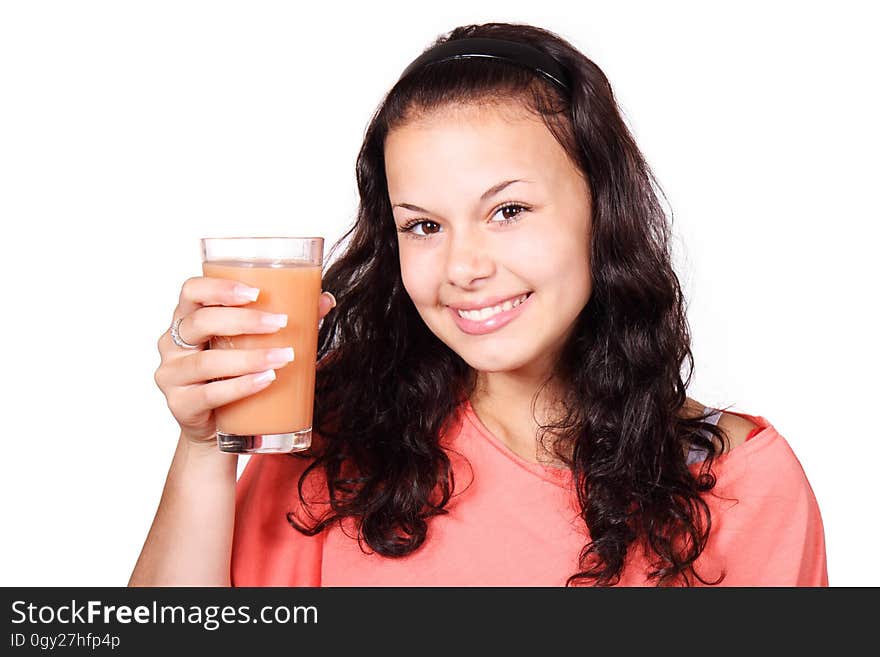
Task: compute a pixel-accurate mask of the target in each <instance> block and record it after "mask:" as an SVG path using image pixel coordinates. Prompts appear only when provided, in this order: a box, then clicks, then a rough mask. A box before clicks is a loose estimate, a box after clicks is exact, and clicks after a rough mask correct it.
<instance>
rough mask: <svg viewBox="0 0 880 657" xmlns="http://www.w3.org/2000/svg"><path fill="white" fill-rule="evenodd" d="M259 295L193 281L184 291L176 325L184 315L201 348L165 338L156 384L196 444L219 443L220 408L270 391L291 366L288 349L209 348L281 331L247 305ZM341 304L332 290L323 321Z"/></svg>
mask: <svg viewBox="0 0 880 657" xmlns="http://www.w3.org/2000/svg"><path fill="white" fill-rule="evenodd" d="M249 290H250V291H252V292H251V294H250V295H248V291H249ZM254 292H256V291H255V290H254V288H249V287H248V286H247V285H244V284H243V283H240V282H238V281H231V280H226V279H222V278H209V277H205V276H199V277H195V278H190V279H189V280H187V281H186V282H185V283H184V284H183V287H182V288H181V291H180V300H179V301H178V304H177V308H176V309H175V310H174V316H173V320H172V321H176V320H177V319H179V318H181V317H182V318H183V319H182V320H181V322H180V325H179V327H178V328H179V334H180V337H181V339H183V340H184V341H185V342H187V343H189V344H198V345H201V347H200V348H199V349H186V348H183V347H178V346H177V345H176V344H174V342H173V341H172V339H171V332H170V328H169V330H167V331H165V332H164V333H163V334H162V336H161V337H160V338H159V343H158V347H159V355H160V356H161V363H160V364H159V367H158V368H157V369H156V373H155V377H154V378H155V381H156V385H157V386H159V389H160V390H161V391H162V394H164V395H165V399H166V401H167V402H168V408H169V409H170V410H171V413H172V414H173V415H174V419H175V420H177V423H178V424H179V425H180V429H181V435H182V436H185V437H186V438H187V439H189V440H190V441H192V442H193V443H198V444H201V443H210V444H214V441H215V440H216V438H215V432H216V430H217V425H216V422H215V419H214V409H215V408H217V407H219V406H223V405H224V404H228V403H230V402H233V401H235V400H237V399H242V398H243V397H247V396H249V395H252V394H254V393H256V392H259V391H260V390H262V389H263V388H266V387H267V386H269V385H270V384H271V383H272V381H273V380H274V379H275V376H274V375H275V372H274V370H275V369H277V368H279V367H284V366H285V365H287V364H288V363H289V362H290V354H284V353H283V352H284V351H285V350H284V349H283V348H281V349H206V346H207V343H208V341H209V340H210V339H211V338H212V337H214V336H232V335H244V334H250V335H253V334H260V333H275V332H277V331H278V330H279V329H280V328H281V326H280V325H279V324H278V323H277V322H275V323H273V322H272V321H271V320H272V318H273V317H278V316H276V315H273V314H272V313H267V312H262V311H259V310H254V309H250V308H244V307H242V306H246V305H247V304H249V303H251V302H252V301H254V300H256V296H254ZM335 305H336V302H335V300H334V299H333V296H332V295H331V294H330V293H329V292H324V293H322V294H321V296H320V297H319V299H318V320H319V322H320V320H321V319H323V318H324V316H325V315H326V314H327V313H328V312H330V310H331V309H332V308H333V307H334V306H335ZM217 379H221V380H217Z"/></svg>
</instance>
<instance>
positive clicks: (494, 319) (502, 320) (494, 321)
mask: <svg viewBox="0 0 880 657" xmlns="http://www.w3.org/2000/svg"><path fill="white" fill-rule="evenodd" d="M533 296H534V293H533V292H529V296H528V297H526V300H525V301H523V302H522V303H521V304H519V305H518V306H517V307H516V308H511V309H510V310H506V311H501V312H500V313H498V314H497V315H492V316H491V317H488V318H487V319H484V320H481V321H474V320H472V319H467V318H465V317H461V316H460V315H459V314H458V311H457V310H455V309H454V308H449V312H451V313H452V319H453V321H455V324H456V325H457V326H458V328H460V329H461V330H462V331H463V332H464V333H467V334H468V335H484V334H486V333H492V332H493V331H497V330H498V329H500V328H501V327H502V326H505V325H507V324H509V323H510V322H512V321H513V320H514V319H516V318H517V317H519V315H520V313H522V312H523V309H524V308H525V306H526V305H528V304H529V302H530V301H531V300H532V297H533Z"/></svg>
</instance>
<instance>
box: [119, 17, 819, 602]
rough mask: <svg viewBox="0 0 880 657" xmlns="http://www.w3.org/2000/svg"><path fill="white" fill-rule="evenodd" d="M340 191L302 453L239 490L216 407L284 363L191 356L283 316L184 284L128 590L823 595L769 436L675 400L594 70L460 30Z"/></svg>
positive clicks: (678, 315)
mask: <svg viewBox="0 0 880 657" xmlns="http://www.w3.org/2000/svg"><path fill="white" fill-rule="evenodd" d="M357 182H358V187H359V190H360V197H361V202H360V208H359V212H358V216H357V221H356V223H355V225H354V226H353V227H352V228H351V230H350V231H349V232H348V233H347V234H346V235H345V236H344V237H343V238H342V239H340V240H339V242H337V243H336V244H335V245H334V247H333V250H332V251H331V256H332V252H335V251H336V250H337V248H338V247H340V245H341V244H342V243H343V242H344V241H345V240H346V239H347V240H348V243H347V245H346V246H345V248H344V249H343V250H342V251H341V252H340V253H339V254H338V256H337V257H336V258H335V259H333V258H331V259H330V260H329V261H330V262H332V265H330V266H329V268H328V269H327V270H326V272H325V273H324V277H323V285H324V288H325V290H326V291H328V292H329V293H332V294H327V293H325V295H323V296H322V299H321V302H320V303H321V308H320V316H321V317H322V318H323V319H322V324H321V326H320V331H319V338H318V341H319V352H318V374H317V382H316V400H315V418H314V442H313V446H312V448H311V449H310V450H309V451H307V452H302V453H295V454H285V455H257V456H252V457H251V459H250V461H249V462H248V464H247V467H246V469H245V471H244V473H243V475H242V477H241V479H240V480H239V481H238V483H237V484H236V481H235V473H236V457H235V456H234V455H230V454H224V453H221V452H219V451H218V450H217V448H216V445H215V439H214V431H215V425H214V421H213V409H214V408H216V407H218V406H220V405H222V404H225V403H227V402H230V401H232V400H235V399H238V398H241V397H244V396H247V395H250V394H253V393H254V392H256V391H258V390H260V389H262V388H264V387H265V386H267V385H271V374H269V375H268V376H266V375H264V374H260V373H261V372H263V371H265V370H269V369H272V368H277V367H283V366H284V363H285V362H286V361H284V360H283V359H282V360H277V359H276V360H272V356H273V354H272V353H270V352H262V351H253V352H250V351H238V352H236V351H226V350H224V351H211V350H204V349H203V348H197V349H189V348H188V346H187V344H186V342H189V343H192V344H195V345H203V344H204V343H205V342H206V341H207V340H208V339H209V338H210V337H211V336H215V335H236V334H242V333H257V332H270V331H272V330H276V329H273V328H272V327H271V326H269V325H268V324H264V323H261V321H262V319H263V317H262V314H261V313H258V312H257V311H255V310H249V309H248V308H247V303H248V300H249V298H248V297H247V296H236V295H237V293H239V292H241V291H242V288H241V286H238V285H236V283H235V282H231V281H223V280H218V279H210V278H196V279H191V280H189V281H187V282H186V284H184V286H183V289H182V292H181V296H180V302H179V304H178V306H177V309H176V310H175V313H174V319H175V320H178V319H179V320H180V323H179V324H178V325H177V327H176V328H177V329H178V330H179V336H178V335H175V336H174V337H175V338H177V339H176V340H172V338H171V336H170V335H169V334H168V333H166V334H164V335H163V336H162V338H161V339H160V341H159V350H160V353H161V356H162V364H161V365H160V367H159V369H158V370H157V372H156V381H157V384H158V385H159V387H160V388H161V389H162V391H163V393H164V394H165V395H166V397H167V400H168V405H169V407H170V409H171V411H172V413H173V414H174V416H175V418H176V419H177V421H178V423H179V424H180V426H181V437H180V441H179V444H178V449H177V452H176V454H175V456H174V460H173V462H172V464H171V469H170V472H169V475H168V480H167V483H166V486H165V491H164V493H163V496H162V500H161V503H160V506H159V510H158V512H157V515H156V519H155V521H154V523H153V527H152V529H151V531H150V533H149V536H148V538H147V541H146V544H145V545H144V549H143V551H142V554H141V557H140V559H139V560H138V563H137V565H136V567H135V570H134V573H133V574H132V577H131V582H130V584H132V585H189V584H204V585H230V584H232V585H240V586H261V585H272V586H299V585H307V586H319V585H323V586H334V585H346V586H359V585H371V586H374V585H540V586H550V585H560V586H562V585H627V586H629V585H637V586H644V585H649V586H650V585H706V584H722V585H827V569H826V561H825V544H824V534H823V527H822V521H821V516H820V513H819V509H818V506H817V503H816V500H815V497H814V495H813V492H812V490H811V488H810V485H809V483H808V480H807V478H806V477H805V475H804V472H803V470H802V468H801V466H800V463H799V462H798V460H797V458H796V456H795V455H794V453H793V452H792V450H791V448H790V447H789V445H788V443H787V442H786V440H785V439H784V438H783V437H782V436H781V435H780V434H779V433H778V432H777V431H776V429H775V428H774V427H773V426H772V425H771V424H770V423H769V422H768V421H767V420H766V419H764V418H763V417H761V416H755V415H749V414H746V413H735V412H722V411H720V410H716V409H713V408H707V407H705V406H704V405H703V404H701V403H699V402H697V401H695V400H693V399H690V398H688V397H687V396H686V389H687V384H688V382H689V381H690V371H688V375H687V378H686V379H685V380H684V381H683V380H682V375H681V367H682V363H683V362H684V361H685V360H687V361H688V367H689V368H690V369H692V368H693V358H692V354H691V350H690V335H689V330H688V325H687V319H686V315H685V310H684V303H683V296H682V292H681V288H680V285H679V281H678V279H677V277H676V275H675V273H674V272H673V268H672V265H671V259H670V253H669V226H668V224H667V218H666V216H665V214H664V212H663V210H662V208H661V204H660V203H659V201H658V198H657V193H656V190H657V185H656V183H655V181H654V179H653V177H652V174H651V172H650V170H649V168H648V165H647V164H646V163H645V160H644V158H643V157H642V155H641V153H640V152H639V149H638V147H637V146H636V144H635V142H634V141H633V137H632V135H631V134H630V133H629V131H628V130H627V128H626V126H625V124H624V122H623V120H622V119H621V116H620V112H619V110H618V108H617V106H616V103H615V100H614V97H613V94H612V90H611V87H610V85H609V83H608V81H607V79H606V78H605V76H604V75H603V73H602V72H601V71H600V70H599V68H598V67H597V66H596V65H595V64H594V63H593V62H592V61H590V60H589V59H587V58H586V57H585V56H584V55H583V54H581V53H580V52H578V51H577V50H576V49H575V48H574V47H572V46H571V45H570V44H569V43H567V42H566V41H565V40H563V39H561V38H560V37H558V36H556V35H554V34H552V33H550V32H547V31H545V30H541V29H539V28H535V27H531V26H526V25H512V24H498V23H494V24H487V25H478V26H465V27H460V28H457V29H455V30H453V31H452V32H451V33H449V34H448V35H446V36H444V37H442V38H441V39H439V40H438V41H437V42H436V43H435V44H434V45H433V46H432V47H431V48H429V49H428V50H427V51H426V52H424V53H423V54H422V55H421V56H420V57H419V58H417V59H416V60H415V61H414V62H413V63H412V64H411V65H410V66H409V67H408V68H407V69H406V70H405V71H404V73H403V75H402V76H401V78H400V80H399V81H398V82H397V83H396V84H395V86H394V87H393V88H392V89H391V91H390V92H389V93H388V95H387V96H386V97H385V99H384V101H383V102H382V104H381V106H380V107H379V109H378V111H377V112H376V114H375V115H374V117H373V120H372V122H371V123H370V125H369V128H368V130H367V133H366V138H365V141H364V143H363V146H362V147H361V151H360V154H359V157H358V161H357ZM333 297H335V299H338V306H337V307H336V308H335V310H334V311H333V312H332V313H329V314H328V312H329V311H330V310H331V307H332V306H333V305H334V303H335V299H334V298H333ZM325 316H326V317H325ZM181 340H184V341H185V342H181ZM180 345H183V346H180ZM218 378H223V379H224V380H222V381H218V380H215V379H218Z"/></svg>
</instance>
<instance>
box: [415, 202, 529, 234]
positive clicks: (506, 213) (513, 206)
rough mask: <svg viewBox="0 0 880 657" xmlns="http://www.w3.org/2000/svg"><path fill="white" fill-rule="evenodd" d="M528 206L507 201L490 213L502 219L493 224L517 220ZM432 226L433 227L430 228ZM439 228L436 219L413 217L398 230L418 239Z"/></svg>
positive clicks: (503, 223) (433, 232)
mask: <svg viewBox="0 0 880 657" xmlns="http://www.w3.org/2000/svg"><path fill="white" fill-rule="evenodd" d="M528 209H529V208H528V207H526V206H525V205H520V204H519V203H508V204H507V205H502V206H501V207H500V208H498V209H497V210H495V212H494V213H493V214H492V217H493V218H494V217H496V216H497V215H498V214H501V216H502V219H501V220H500V221H493V222H492V223H495V224H502V225H505V224H511V223H513V222H515V221H518V220H519V215H520V214H522V213H523V212H527V211H528ZM513 210H517V212H515V213H514V212H513ZM419 226H422V227H423V228H422V231H423V232H422V233H418V232H415V229H416V228H417V227H419ZM431 226H433V228H431ZM438 228H439V224H438V223H437V222H436V221H431V220H430V219H413V220H412V221H410V222H409V223H407V224H406V225H405V226H403V228H399V229H398V231H399V232H401V233H406V234H407V235H408V236H409V237H415V238H418V239H426V238H428V237H430V236H431V235H433V234H435V233H436V232H437V229H438Z"/></svg>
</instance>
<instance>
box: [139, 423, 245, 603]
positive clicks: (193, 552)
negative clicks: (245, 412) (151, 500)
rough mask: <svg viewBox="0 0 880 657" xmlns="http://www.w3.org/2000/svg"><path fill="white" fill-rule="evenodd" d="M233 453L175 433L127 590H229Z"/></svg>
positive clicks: (232, 512) (233, 491)
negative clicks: (171, 455) (174, 445)
mask: <svg viewBox="0 0 880 657" xmlns="http://www.w3.org/2000/svg"><path fill="white" fill-rule="evenodd" d="M237 464H238V455H236V454H227V453H225V452H221V451H220V450H219V449H217V446H216V444H215V443H201V444H198V443H195V442H193V441H191V440H189V439H188V438H187V437H186V436H184V435H183V434H181V436H180V440H179V441H178V443H177V450H176V451H175V453H174V459H173V460H172V462H171V467H170V469H169V471H168V476H167V478H166V480H165V488H164V490H163V492H162V499H161V501H160V502H159V508H158V510H157V511H156V516H155V518H154V519H153V525H152V527H151V528H150V532H149V534H148V535H147V539H146V541H145V542H144V546H143V549H142V550H141V554H140V557H139V558H138V560H137V563H136V564H135V567H134V571H133V572H132V574H131V578H130V579H129V582H128V585H129V586H229V585H230V555H231V553H232V529H233V524H234V519H235V478H236V469H237Z"/></svg>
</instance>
